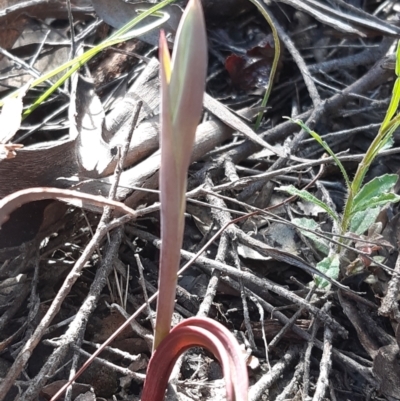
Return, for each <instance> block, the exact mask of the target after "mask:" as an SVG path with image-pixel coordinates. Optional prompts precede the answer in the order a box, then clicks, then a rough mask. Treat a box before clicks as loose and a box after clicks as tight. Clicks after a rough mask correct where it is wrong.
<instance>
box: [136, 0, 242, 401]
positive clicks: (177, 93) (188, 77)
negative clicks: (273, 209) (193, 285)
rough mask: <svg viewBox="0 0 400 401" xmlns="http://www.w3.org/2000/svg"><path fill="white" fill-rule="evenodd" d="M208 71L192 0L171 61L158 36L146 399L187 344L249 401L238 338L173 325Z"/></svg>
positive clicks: (196, 325) (202, 322) (196, 324)
mask: <svg viewBox="0 0 400 401" xmlns="http://www.w3.org/2000/svg"><path fill="white" fill-rule="evenodd" d="M206 72H207V38H206V30H205V23H204V17H203V11H202V8H201V1H200V0H190V1H189V3H188V5H187V7H186V10H185V12H184V14H183V17H182V19H181V22H180V24H179V27H178V31H177V35H176V40H175V47H174V51H173V54H172V60H171V59H170V56H169V50H168V46H167V42H166V39H165V35H164V33H161V36H160V75H161V135H160V142H161V168H160V191H161V196H160V197H161V239H162V244H161V255H160V269H159V279H158V291H159V294H158V301H157V316H156V325H155V337H154V346H153V355H152V357H151V359H150V362H149V366H148V369H147V374H146V381H145V384H144V388H143V394H142V401H161V400H163V399H164V392H165V388H166V385H167V382H168V378H169V375H170V373H171V370H172V367H173V365H174V364H175V361H176V360H177V358H178V357H179V356H180V355H181V354H182V353H183V352H184V351H186V350H187V349H189V348H192V347H196V346H200V347H204V348H206V349H208V350H209V351H210V352H212V353H213V354H214V356H215V357H216V358H217V359H218V360H219V362H220V363H221V365H222V369H223V371H224V376H225V384H226V394H227V399H228V400H229V401H233V400H236V401H246V400H247V394H248V378H247V368H246V364H245V361H244V358H243V355H242V352H241V350H240V347H239V344H238V342H237V341H236V339H235V337H234V336H233V335H232V334H231V333H230V331H229V330H228V329H226V328H225V327H223V326H222V325H221V324H220V323H218V322H216V321H214V320H212V319H209V318H191V319H186V320H185V321H183V322H181V323H179V324H178V325H177V326H176V327H174V328H173V329H172V330H170V329H171V319H172V313H173V310H174V306H175V293H176V284H177V278H178V277H177V273H178V268H179V262H180V249H181V246H182V240H183V230H184V212H185V204H186V199H185V193H186V180H187V179H186V177H187V172H188V168H189V164H190V159H191V150H192V147H193V143H194V138H195V134H196V129H197V125H198V123H199V120H200V116H201V111H202V103H203V93H204V88H205V80H206Z"/></svg>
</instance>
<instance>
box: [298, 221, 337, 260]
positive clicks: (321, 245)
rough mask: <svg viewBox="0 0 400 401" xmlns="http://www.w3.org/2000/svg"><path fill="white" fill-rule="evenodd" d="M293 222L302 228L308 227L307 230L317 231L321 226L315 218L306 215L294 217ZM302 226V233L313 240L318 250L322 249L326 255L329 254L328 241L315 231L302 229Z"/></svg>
mask: <svg viewBox="0 0 400 401" xmlns="http://www.w3.org/2000/svg"><path fill="white" fill-rule="evenodd" d="M292 223H293V224H296V226H299V227H301V228H306V229H307V230H313V231H316V230H317V229H318V228H319V225H318V223H317V222H316V221H315V220H313V219H307V218H305V217H302V218H296V219H292ZM301 228H300V231H301V233H302V234H303V235H304V236H305V237H307V238H309V239H310V240H311V241H312V242H313V244H314V246H315V248H317V249H318V251H320V252H321V253H323V254H324V255H328V253H329V244H328V241H327V240H326V239H324V238H321V237H320V236H319V235H317V234H315V233H313V232H310V231H305V230H302V229H301Z"/></svg>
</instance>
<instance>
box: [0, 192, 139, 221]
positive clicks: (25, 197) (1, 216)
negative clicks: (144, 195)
mask: <svg viewBox="0 0 400 401" xmlns="http://www.w3.org/2000/svg"><path fill="white" fill-rule="evenodd" d="M45 199H57V200H60V201H62V202H66V203H68V201H69V200H73V201H78V202H79V201H84V202H88V203H91V204H92V205H95V206H98V207H107V206H108V207H111V208H113V209H115V210H118V211H119V212H122V213H125V214H128V215H129V216H130V218H132V219H136V218H137V213H136V212H135V211H134V210H133V209H131V208H130V207H128V206H126V205H124V204H123V203H122V202H117V201H113V200H109V199H106V198H104V197H103V196H96V195H90V194H84V193H82V192H78V191H74V190H70V189H59V188H45V187H41V188H29V189H23V190H21V191H17V192H15V193H13V194H11V195H7V196H6V197H4V198H3V199H2V200H1V201H0V226H1V225H2V224H3V223H5V222H6V221H7V220H8V218H9V216H10V214H11V213H12V212H13V211H14V210H16V209H18V208H19V207H20V206H22V205H24V204H25V203H29V202H35V201H39V200H45Z"/></svg>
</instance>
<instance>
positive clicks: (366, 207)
mask: <svg viewBox="0 0 400 401" xmlns="http://www.w3.org/2000/svg"><path fill="white" fill-rule="evenodd" d="M395 72H396V77H397V78H396V81H395V84H394V87H393V93H392V98H391V101H390V104H389V107H388V110H387V112H386V116H385V118H384V120H383V122H382V124H381V126H380V129H379V131H378V133H377V135H376V137H375V139H374V140H373V141H372V143H371V145H370V146H369V148H368V150H367V152H366V154H365V156H364V158H363V159H362V161H361V162H360V164H359V165H358V169H357V171H356V173H355V175H354V178H353V180H352V181H351V180H350V178H349V176H348V174H347V172H346V170H345V168H344V167H343V165H342V163H341V162H340V160H339V159H338V158H337V157H336V155H335V154H334V152H333V151H332V149H331V148H330V147H329V146H328V144H327V143H326V142H325V141H324V140H323V139H322V138H321V137H320V136H319V135H318V134H317V133H316V132H314V131H312V130H310V129H309V128H308V127H307V126H306V125H305V124H304V123H303V122H302V121H300V120H296V121H293V122H295V123H297V124H299V125H300V126H301V128H302V129H304V130H305V131H306V132H308V133H309V134H310V135H311V136H312V137H313V138H314V139H315V140H316V141H317V142H318V143H319V144H320V145H321V146H322V147H323V148H324V149H325V151H326V152H328V153H329V155H330V156H332V158H333V159H334V161H335V163H336V164H337V166H338V167H339V169H340V171H341V173H342V175H343V178H344V181H345V183H346V186H347V199H346V203H345V207H344V211H343V215H342V216H340V215H339V214H338V213H336V211H335V210H333V209H332V208H331V207H329V206H328V205H327V204H326V203H324V202H323V201H321V200H319V199H318V198H316V197H315V196H313V195H312V194H310V193H309V192H308V191H305V190H299V189H297V188H295V187H294V186H292V185H289V186H281V187H280V188H278V190H280V191H285V192H287V193H289V194H291V195H296V196H298V197H300V198H302V199H304V200H306V201H308V202H312V203H314V204H316V205H318V206H320V207H321V208H322V209H324V210H325V212H326V213H327V214H328V216H329V217H330V218H331V219H332V221H333V227H334V228H333V233H334V234H336V233H338V234H340V237H339V239H338V241H339V243H340V244H348V243H350V242H351V241H352V240H349V239H345V237H346V235H347V234H348V233H352V234H356V235H361V234H363V233H364V232H365V231H366V230H368V228H369V227H370V226H371V225H372V224H374V222H375V220H376V218H377V216H378V214H379V212H380V210H381V209H382V207H383V206H384V205H386V204H387V203H389V202H392V203H394V202H398V201H400V196H398V195H396V194H394V193H393V192H391V190H392V189H393V187H394V185H395V184H396V182H397V180H398V178H399V177H398V175H397V174H385V175H382V176H380V177H376V178H374V179H372V180H371V181H369V182H367V183H366V184H363V182H364V178H365V175H366V173H367V171H368V169H369V168H370V166H371V164H372V162H373V161H374V160H375V158H376V156H377V155H378V153H379V152H380V151H381V150H383V149H384V148H387V147H388V146H391V143H392V135H393V132H394V131H395V130H396V129H397V127H398V126H399V125H400V114H397V115H396V116H395V114H396V113H397V110H398V106H399V101H400V42H399V44H398V46H397V52H396V68H395ZM293 223H295V224H297V225H298V226H300V227H303V228H305V229H308V230H310V229H311V230H313V229H315V228H316V223H315V221H313V220H310V219H304V218H303V219H294V220H293ZM303 234H304V235H306V236H308V237H309V238H310V239H311V240H312V241H313V242H314V243H315V244H316V246H317V249H319V250H320V251H322V252H323V253H324V254H325V255H326V257H325V258H324V259H323V260H321V261H320V262H319V263H318V264H317V268H318V269H319V270H320V271H322V272H324V273H325V274H327V275H328V276H330V277H332V278H335V279H337V278H338V276H339V272H340V260H341V256H342V252H343V247H341V246H340V245H339V246H338V247H336V248H334V247H333V248H332V247H331V248H329V247H328V246H327V243H326V242H325V241H323V240H321V239H319V238H318V237H317V236H316V235H315V234H312V233H309V232H308V231H303ZM317 281H318V282H319V284H320V285H321V286H325V285H327V284H328V283H327V282H326V281H325V280H320V279H317Z"/></svg>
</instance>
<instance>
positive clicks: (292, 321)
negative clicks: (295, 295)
mask: <svg viewBox="0 0 400 401" xmlns="http://www.w3.org/2000/svg"><path fill="white" fill-rule="evenodd" d="M315 289H316V286H315V285H313V287H312V288H311V290H310V291H309V292H308V294H307V296H306V298H305V299H306V301H309V300H310V299H311V297H312V296H313V294H314V292H315ZM303 311H304V308H300V309H299V310H298V311H297V312H296V313H294V314H293V316H292V317H291V318H290V320H289V322H288V323H287V324H285V325H284V326H283V327H282V330H280V331H279V333H278V334H277V335H276V336H275V337H274V338H273V339H272V340H271V342H270V344H269V347H270V348H274V347H276V346H277V345H278V343H279V341H280V340H282V339H283V337H284V336H285V334H286V333H287V332H288V331H289V330H290V329H291V328H292V327H293V325H295V324H296V320H297V318H298V317H299V316H300V315H301V314H302V313H303Z"/></svg>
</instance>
